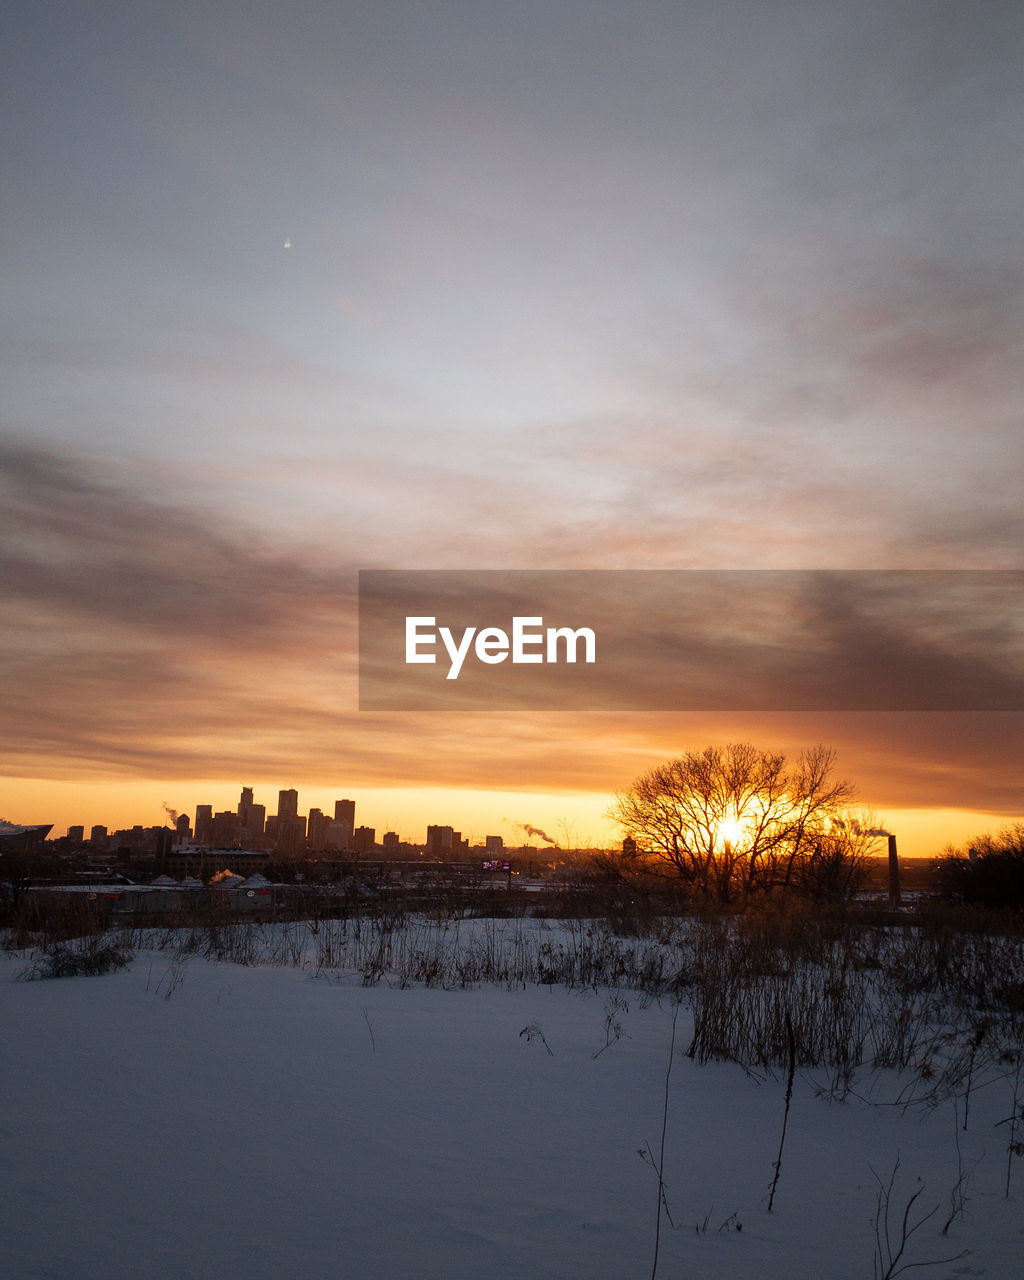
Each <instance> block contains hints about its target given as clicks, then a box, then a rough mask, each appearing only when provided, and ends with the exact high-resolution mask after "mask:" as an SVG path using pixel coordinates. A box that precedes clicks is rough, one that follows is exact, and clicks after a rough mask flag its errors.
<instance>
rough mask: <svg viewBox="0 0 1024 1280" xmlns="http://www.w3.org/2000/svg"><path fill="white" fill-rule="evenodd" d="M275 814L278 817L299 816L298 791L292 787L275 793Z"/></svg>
mask: <svg viewBox="0 0 1024 1280" xmlns="http://www.w3.org/2000/svg"><path fill="white" fill-rule="evenodd" d="M277 816H278V818H279V819H280V818H297V817H298V816H299V793H298V792H297V791H296V790H295V788H294V787H292V788H290V789H289V790H288V791H279V792H278V793H277Z"/></svg>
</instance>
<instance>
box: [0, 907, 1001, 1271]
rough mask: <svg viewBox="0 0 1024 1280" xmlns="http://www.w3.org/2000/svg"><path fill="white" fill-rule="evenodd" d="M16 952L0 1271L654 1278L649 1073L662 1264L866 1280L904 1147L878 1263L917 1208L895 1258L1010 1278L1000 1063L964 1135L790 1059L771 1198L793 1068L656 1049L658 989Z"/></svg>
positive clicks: (8, 1033) (951, 1110)
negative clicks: (841, 1089)
mask: <svg viewBox="0 0 1024 1280" xmlns="http://www.w3.org/2000/svg"><path fill="white" fill-rule="evenodd" d="M526 925H527V927H529V928H534V927H536V928H538V929H540V928H542V927H546V926H542V925H541V924H540V923H539V922H537V923H536V925H535V924H534V922H526ZM522 927H523V926H522V923H519V924H518V925H517V928H518V929H520V930H521V929H522ZM27 963H28V955H27V953H24V952H22V953H15V954H6V955H3V956H2V957H0V1018H2V1026H3V1040H4V1049H3V1082H2V1087H3V1091H4V1098H5V1106H4V1109H3V1116H2V1120H0V1128H2V1136H3V1141H2V1145H0V1274H2V1275H3V1276H5V1277H11V1278H12V1280H23V1278H24V1280H27V1278H28V1277H47V1278H59V1280H120V1278H121V1277H124V1278H126V1280H127V1277H133V1278H139V1277H141V1278H143V1280H165V1278H166V1280H172V1278H173V1280H181V1278H183V1277H190V1278H191V1277H194V1278H196V1280H206V1278H207V1277H209V1278H211V1280H212V1278H213V1277H217V1278H218V1280H223V1278H224V1277H240V1278H245V1277H253V1278H257V1277H259V1278H262V1277H268V1278H269V1277H275V1278H280V1277H288V1278H290V1277H302V1278H303V1280H306V1278H307V1277H328V1276H329V1277H332V1278H336V1277H343V1278H344V1280H378V1278H379V1280H442V1278H443V1280H513V1278H514V1280H527V1278H529V1280H540V1278H544V1277H550V1278H552V1280H556V1278H557V1280H577V1278H578V1280H625V1278H627V1277H649V1276H650V1275H651V1269H652V1262H653V1256H654V1240H655V1221H656V1215H657V1207H658V1178H657V1174H656V1172H655V1171H654V1169H653V1168H652V1167H651V1163H650V1161H649V1159H648V1160H645V1159H643V1158H641V1156H640V1155H639V1154H638V1152H640V1151H644V1150H648V1147H649V1151H650V1152H651V1153H653V1155H654V1156H655V1157H657V1155H658V1152H659V1148H660V1141H661V1132H662V1120H663V1114H664V1110H663V1107H664V1102H665V1097H666V1074H667V1072H668V1068H669V1065H670V1063H671V1072H670V1073H669V1075H668V1090H667V1095H668V1111H667V1127H666V1136H665V1168H664V1180H665V1197H666V1204H667V1210H668V1212H669V1213H670V1214H671V1222H672V1223H674V1226H673V1225H671V1224H670V1222H669V1220H668V1218H667V1217H666V1215H665V1214H664V1213H663V1214H662V1217H661V1235H660V1256H659V1260H658V1269H657V1275H658V1276H659V1277H662V1278H663V1280H668V1278H669V1277H699V1278H700V1280H871V1277H872V1275H873V1267H874V1263H875V1254H876V1249H877V1247H878V1235H877V1231H876V1225H877V1224H876V1217H877V1212H878V1193H879V1185H878V1181H877V1179H876V1177H875V1174H877V1175H878V1177H880V1178H881V1179H882V1181H883V1182H885V1183H888V1182H889V1179H890V1175H892V1173H893V1169H894V1165H895V1164H896V1161H897V1159H898V1161H899V1165H898V1168H897V1169H896V1175H895V1180H894V1183H893V1188H892V1194H891V1196H890V1233H891V1243H892V1246H893V1252H895V1249H896V1248H897V1247H898V1244H899V1239H900V1222H901V1220H902V1217H903V1212H904V1209H905V1207H906V1204H907V1201H908V1200H909V1198H910V1197H911V1196H912V1195H913V1194H914V1193H915V1192H918V1191H919V1192H920V1194H919V1196H918V1198H917V1199H916V1200H915V1201H914V1204H913V1206H912V1208H911V1212H910V1218H909V1222H910V1224H911V1225H913V1224H914V1223H915V1222H917V1221H918V1219H920V1218H921V1217H923V1216H924V1214H926V1213H928V1212H929V1211H930V1210H932V1209H933V1208H934V1209H935V1212H934V1214H933V1215H932V1216H931V1217H930V1218H929V1219H928V1220H927V1221H926V1222H924V1224H923V1225H922V1226H921V1227H920V1229H919V1230H917V1231H916V1232H915V1233H914V1234H913V1235H912V1236H911V1237H910V1239H909V1241H908V1243H907V1246H906V1252H905V1253H904V1255H903V1257H902V1258H901V1259H900V1263H899V1264H897V1265H898V1266H899V1265H902V1264H903V1263H914V1264H920V1263H935V1264H936V1265H930V1266H915V1267H914V1269H913V1270H912V1271H911V1273H910V1274H912V1275H915V1276H929V1277H935V1278H936V1280H941V1278H946V1277H949V1278H952V1277H966V1276H988V1277H992V1278H993V1280H1010V1278H1011V1277H1015V1276H1017V1275H1019V1274H1021V1262H1022V1258H1024V1215H1022V1214H1021V1203H1022V1198H1024V1162H1022V1161H1020V1160H1015V1164H1016V1165H1020V1166H1022V1167H1020V1168H1016V1167H1015V1168H1013V1170H1012V1182H1011V1195H1010V1198H1009V1199H1007V1198H1006V1195H1005V1191H1006V1178H1007V1168H1008V1154H1007V1143H1008V1138H1009V1127H1008V1125H1006V1124H1000V1123H999V1122H1001V1121H1003V1120H1006V1119H1007V1118H1008V1117H1009V1116H1010V1115H1011V1113H1012V1111H1013V1107H1014V1099H1013V1081H1012V1077H1008V1076H1006V1075H1003V1076H1001V1077H1000V1076H998V1075H992V1076H991V1078H988V1083H986V1082H985V1081H982V1082H981V1083H980V1085H979V1087H977V1088H975V1089H974V1091H973V1093H972V1096H971V1100H970V1111H969V1117H968V1125H967V1129H966V1131H964V1129H963V1124H964V1103H963V1100H962V1099H961V1100H960V1101H959V1102H958V1103H954V1101H953V1100H951V1099H947V1100H945V1101H943V1102H941V1103H939V1104H938V1105H937V1106H935V1107H933V1108H931V1109H928V1108H918V1107H915V1108H910V1109H907V1110H904V1109H901V1108H899V1107H895V1106H892V1105H887V1104H889V1103H891V1102H892V1100H893V1099H895V1098H896V1096H897V1095H898V1093H899V1091H900V1088H901V1086H902V1084H903V1083H905V1079H906V1078H905V1077H900V1076H898V1075H896V1074H895V1073H891V1074H889V1073H875V1074H873V1075H871V1076H867V1075H865V1077H864V1079H863V1081H862V1082H860V1083H861V1084H862V1085H863V1088H864V1090H869V1091H870V1098H871V1100H870V1101H868V1100H866V1099H865V1098H863V1097H860V1096H857V1093H856V1092H855V1094H853V1095H851V1096H850V1097H849V1098H848V1099H847V1100H846V1101H844V1102H837V1101H828V1100H826V1099H825V1098H824V1097H822V1096H820V1092H821V1090H822V1089H823V1088H824V1087H825V1086H826V1085H827V1083H828V1077H827V1073H826V1072H824V1071H822V1072H816V1071H806V1072H798V1073H797V1077H796V1083H795V1089H794V1094H793V1101H792V1107H791V1111H790V1116H789V1124H788V1131H787V1134H786V1143H785V1148H784V1151H783V1157H782V1166H781V1174H780V1178H779V1182H778V1188H777V1191H776V1195H775V1204H774V1208H773V1210H772V1212H771V1213H769V1212H768V1210H767V1205H768V1193H769V1189H770V1186H771V1182H772V1176H773V1171H774V1170H773V1166H774V1162H775V1160H776V1157H777V1154H778V1149H779V1139H780V1131H781V1126H782V1120H783V1109H784V1095H785V1085H786V1081H785V1073H784V1072H781V1073H779V1074H778V1075H777V1076H776V1077H771V1076H762V1077H755V1076H752V1075H748V1074H747V1073H745V1072H744V1071H743V1070H742V1069H741V1068H740V1067H737V1066H735V1065H731V1064H716V1063H710V1064H707V1065H704V1066H698V1065H696V1064H695V1063H694V1062H693V1061H691V1060H690V1059H688V1058H687V1057H686V1056H685V1049H686V1047H687V1045H688V1043H689V1040H690V1036H691V1034H692V1026H693V1024H692V1017H691V1014H690V1013H689V1011H688V1010H687V1008H686V1006H685V1004H684V1005H683V1006H682V1007H681V1010H680V1012H679V1014H678V1023H677V1026H676V1028H675V1044H676V1052H675V1053H674V1054H673V1055H671V1056H670V1045H671V1043H672V1036H673V1019H672V1006H671V1004H670V1003H668V1002H663V1003H659V1002H657V1001H653V1000H644V999H643V998H641V997H640V996H637V995H634V994H633V993H631V992H628V991H625V990H619V991H617V992H611V991H608V990H593V989H591V990H588V991H581V990H575V991H567V990H565V989H564V987H561V986H528V987H527V988H526V989H525V990H524V989H518V990H515V989H512V990H510V989H507V987H504V986H493V985H480V986H475V987H472V988H470V989H465V990H439V989H431V988H426V987H423V986H418V985H412V986H406V987H403V986H402V985H400V984H398V983H392V984H390V985H389V983H388V981H387V979H386V978H385V979H384V980H382V981H381V982H379V983H377V984H376V985H374V986H369V987H367V986H364V985H363V979H362V976H361V974H359V973H356V972H352V971H346V970H345V969H343V968H341V967H338V968H335V969H326V968H320V969H318V968H317V967H316V966H313V965H307V967H304V968H303V967H280V966H259V965H257V966H242V965H238V964H233V963H229V962H225V961H211V960H208V959H204V958H202V957H200V956H192V957H191V958H188V959H187V960H185V959H181V960H176V959H175V958H174V955H173V953H171V952H169V951H167V950H155V949H154V950H145V949H143V950H139V951H138V952H137V953H136V955H135V958H134V959H133V960H132V961H131V963H130V965H129V966H128V967H127V968H125V969H122V970H120V971H118V972H115V973H111V974H108V975H105V976H100V977H74V978H65V979H60V980H52V981H35V982H19V981H17V980H16V979H17V975H18V974H19V973H21V972H22V971H23V970H24V969H25V967H26V964H27ZM857 1089H858V1085H857V1084H855V1090H857ZM873 1171H874V1172H873ZM958 1186H959V1193H960V1194H961V1195H962V1197H963V1203H962V1206H960V1207H961V1208H962V1212H961V1213H957V1212H955V1210H956V1208H957V1187H958ZM951 1217H952V1221H951V1223H950V1225H949V1227H948V1231H947V1234H945V1235H943V1234H941V1232H942V1228H943V1226H944V1224H946V1222H947V1220H949V1219H950V1218H951ZM964 1251H969V1252H967V1253H964ZM960 1254H964V1256H961V1257H958V1258H956V1260H954V1261H948V1262H943V1263H938V1262H937V1260H940V1259H952V1258H954V1256H955V1255H960ZM880 1274H884V1271H883V1272H881V1273H880ZM892 1274H893V1275H896V1274H900V1272H899V1271H898V1270H894V1271H893V1272H892Z"/></svg>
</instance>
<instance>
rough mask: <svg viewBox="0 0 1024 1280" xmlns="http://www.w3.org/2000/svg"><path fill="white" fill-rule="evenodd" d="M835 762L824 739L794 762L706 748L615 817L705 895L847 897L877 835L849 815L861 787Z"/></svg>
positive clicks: (639, 789) (641, 782)
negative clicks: (838, 774)
mask: <svg viewBox="0 0 1024 1280" xmlns="http://www.w3.org/2000/svg"><path fill="white" fill-rule="evenodd" d="M834 765H835V753H834V752H833V751H832V750H830V749H829V748H827V747H824V746H820V745H819V746H816V747H812V748H810V749H808V750H805V751H802V752H801V753H800V755H799V756H798V757H797V759H796V761H795V763H793V764H789V763H788V762H787V760H786V757H785V755H784V754H783V753H781V752H772V751H765V750H762V749H760V748H757V747H754V746H752V745H751V744H750V743H747V742H742V743H734V744H732V745H730V746H726V747H705V749H704V750H703V751H699V752H688V753H687V754H686V755H684V756H681V757H680V758H679V759H677V760H670V761H668V762H667V763H666V764H663V765H659V766H658V767H657V768H656V769H652V770H651V771H650V772H649V773H645V774H644V775H643V776H642V777H639V778H637V779H636V781H635V782H634V783H633V784H632V786H630V787H629V788H628V789H627V790H626V791H624V792H621V793H620V794H619V795H618V796H616V798H615V802H614V804H613V805H612V807H611V809H610V811H609V816H610V817H611V818H612V819H613V820H614V821H615V822H616V823H618V825H619V826H620V828H621V829H622V831H623V833H624V834H625V835H628V836H632V837H633V838H634V839H635V840H636V841H637V844H638V847H639V848H640V849H641V850H643V851H644V852H646V853H647V854H648V855H650V856H651V857H652V858H653V859H655V860H656V861H657V862H658V863H659V864H660V865H661V866H662V868H663V870H664V869H667V870H669V871H670V872H671V873H672V874H673V875H677V876H679V877H680V878H682V880H683V881H684V882H685V883H687V884H688V885H690V886H691V888H692V890H693V892H694V893H695V894H697V895H698V896H699V897H701V898H703V899H707V900H717V901H720V902H729V901H734V900H736V899H739V898H742V897H745V896H746V895H748V894H750V893H753V892H760V891H764V890H769V889H776V888H778V889H784V890H785V889H793V890H804V891H807V892H810V893H813V894H814V895H815V896H817V897H824V896H830V897H842V896H845V895H846V894H848V893H849V892H851V891H852V889H853V888H855V887H856V883H857V873H858V871H859V869H861V868H862V867H863V863H864V859H865V857H866V855H867V850H868V849H869V847H870V845H871V841H872V840H873V839H874V838H873V837H869V836H868V835H867V832H866V831H864V830H863V828H861V827H860V826H859V825H858V824H857V823H856V822H854V821H852V820H848V819H846V818H845V817H844V815H843V809H844V806H846V805H847V804H848V802H849V801H850V800H851V799H852V796H853V789H852V787H851V786H850V784H849V783H848V782H846V781H845V780H842V779H836V778H834V777H833V769H834Z"/></svg>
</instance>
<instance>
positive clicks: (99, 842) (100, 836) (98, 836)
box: [89, 826, 107, 849]
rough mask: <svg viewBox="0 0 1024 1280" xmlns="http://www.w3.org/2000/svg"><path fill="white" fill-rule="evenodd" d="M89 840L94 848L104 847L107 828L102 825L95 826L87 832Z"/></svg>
mask: <svg viewBox="0 0 1024 1280" xmlns="http://www.w3.org/2000/svg"><path fill="white" fill-rule="evenodd" d="M89 840H90V841H91V843H92V845H93V847H94V848H96V849H105V848H106V846H107V829H106V827H103V826H95V827H93V829H92V830H91V831H90V832H89Z"/></svg>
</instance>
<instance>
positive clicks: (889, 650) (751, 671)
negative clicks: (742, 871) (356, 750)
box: [359, 569, 1024, 711]
mask: <svg viewBox="0 0 1024 1280" xmlns="http://www.w3.org/2000/svg"><path fill="white" fill-rule="evenodd" d="M359 705H360V708H361V709H362V710H373V711H384V710H406V711H418V710H424V711H432V710H442V709H443V710H447V711H459V710H465V711H490V710H515V709H523V710H527V709H530V710H546V711H557V710H623V711H664V710H679V711H758V710H760V711H828V710H846V711H850V710H862V711H892V710H905V711H953V710H955V711H990V710H1000V711H1019V710H1024V570H879V571H876V570H815V571H808V570H730V571H719V570H648V571H631V570H581V571H568V570H565V571H563V570H530V571H527V570H523V571H504V570H481V571H463V570H408V571H406V570H390V569H388V570H378V569H373V570H364V571H362V572H361V573H360V575H359Z"/></svg>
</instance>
